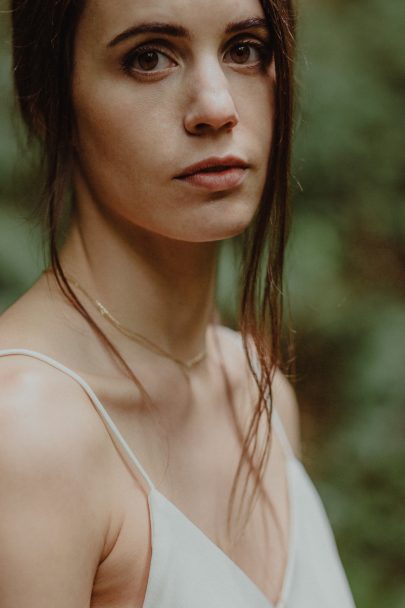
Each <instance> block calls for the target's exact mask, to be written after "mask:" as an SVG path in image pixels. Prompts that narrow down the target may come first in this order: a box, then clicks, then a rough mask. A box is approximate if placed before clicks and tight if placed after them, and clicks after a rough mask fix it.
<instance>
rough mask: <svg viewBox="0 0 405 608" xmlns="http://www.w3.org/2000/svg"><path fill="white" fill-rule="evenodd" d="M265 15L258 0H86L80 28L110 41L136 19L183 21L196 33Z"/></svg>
mask: <svg viewBox="0 0 405 608" xmlns="http://www.w3.org/2000/svg"><path fill="white" fill-rule="evenodd" d="M250 17H264V13H263V9H262V6H261V3H260V1H259V0H114V1H113V2H111V0H87V2H86V5H85V9H84V12H83V15H82V19H81V24H80V28H81V29H82V28H85V29H86V30H87V31H88V32H89V33H90V32H93V33H94V34H96V35H97V38H98V39H99V40H101V41H102V42H103V41H105V43H106V44H107V43H108V41H109V40H110V39H111V37H113V36H114V34H116V35H118V34H119V33H120V31H122V30H124V29H125V28H127V27H128V26H131V25H133V24H135V23H143V22H159V23H176V24H181V25H182V26H183V27H184V28H186V29H188V30H189V31H190V34H191V36H193V34H195V35H198V34H201V33H204V32H205V33H206V34H220V33H221V32H222V31H224V30H225V28H226V26H227V25H228V24H229V23H231V22H234V21H236V20H238V21H239V20H243V19H247V18H250Z"/></svg>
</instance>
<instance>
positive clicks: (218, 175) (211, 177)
mask: <svg viewBox="0 0 405 608" xmlns="http://www.w3.org/2000/svg"><path fill="white" fill-rule="evenodd" d="M245 177H246V169H242V168H241V167H232V168H231V169H225V170H224V171H213V172H212V173H207V172H206V171H204V172H203V173H194V174H193V175H188V176H187V177H179V178H176V179H179V180H180V181H182V182H185V183H187V184H189V185H190V186H194V187H195V188H202V189H203V190H209V191H210V192H221V191H223V190H230V189H231V188H237V186H240V185H241V183H242V182H243V180H244V179H245Z"/></svg>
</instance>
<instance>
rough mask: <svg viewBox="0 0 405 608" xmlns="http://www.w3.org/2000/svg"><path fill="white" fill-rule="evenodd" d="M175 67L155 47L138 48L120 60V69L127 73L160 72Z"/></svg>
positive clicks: (166, 56)
mask: <svg viewBox="0 0 405 608" xmlns="http://www.w3.org/2000/svg"><path fill="white" fill-rule="evenodd" d="M176 65H177V64H176V62H175V61H174V60H173V59H171V58H170V57H169V56H168V54H167V53H165V52H163V51H162V50H161V49H159V48H156V47H145V46H143V47H138V48H136V49H133V50H132V51H130V52H129V53H127V55H125V57H124V58H123V60H122V68H123V70H124V71H125V72H127V73H131V72H139V73H144V74H145V73H153V72H160V71H162V70H167V69H168V68H172V67H174V66H176Z"/></svg>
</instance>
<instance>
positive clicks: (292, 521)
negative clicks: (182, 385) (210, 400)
mask: <svg viewBox="0 0 405 608" xmlns="http://www.w3.org/2000/svg"><path fill="white" fill-rule="evenodd" d="M4 355H27V356H30V357H33V358H35V359H39V360H42V361H44V362H45V363H48V364H49V365H51V366H52V367H55V368H56V369H59V370H60V371H62V372H64V373H65V374H67V375H68V376H70V377H71V378H73V379H75V380H76V381H77V382H78V383H79V384H80V385H81V386H82V388H83V389H84V390H85V392H86V393H87V395H88V396H89V398H90V400H91V401H92V402H93V404H94V405H95V407H96V409H97V411H98V412H99V414H100V415H101V418H102V419H103V420H104V423H105V424H106V426H107V428H109V429H110V431H111V432H112V435H113V436H115V437H116V438H117V439H118V442H119V443H120V444H121V447H123V448H124V451H125V452H126V454H127V456H129V458H130V459H131V460H132V463H133V464H134V465H135V466H136V468H137V469H138V471H139V472H140V474H141V475H142V476H143V477H144V479H145V481H146V483H147V485H148V486H149V491H148V494H147V496H148V507H149V512H150V518H151V520H152V509H151V495H152V493H155V494H157V495H158V496H160V497H161V498H162V499H163V500H164V501H166V503H168V504H169V505H170V506H171V508H174V509H175V510H176V511H177V512H178V513H179V514H180V516H181V517H182V518H183V519H184V520H185V521H187V522H188V523H189V524H191V525H192V526H193V527H194V528H195V529H196V530H197V531H198V532H199V534H201V535H202V537H203V538H205V539H206V540H207V541H209V543H210V544H211V545H212V547H213V550H214V551H216V552H218V553H219V554H221V555H222V556H223V558H224V559H225V560H227V562H228V563H230V565H232V567H233V568H234V569H235V571H236V572H238V573H239V574H240V576H242V577H243V578H244V580H245V581H246V582H247V584H248V585H249V586H250V587H251V588H252V589H253V590H254V591H255V592H256V594H257V595H258V596H259V597H261V598H262V599H263V600H264V601H265V603H266V604H267V608H284V606H285V600H286V597H285V596H286V594H287V593H288V590H289V585H290V580H291V575H292V569H293V565H294V556H295V545H296V539H295V537H296V508H297V505H296V500H295V496H294V484H293V480H292V470H291V469H292V466H293V465H294V463H295V461H296V460H297V459H296V457H295V456H294V455H293V454H289V453H287V451H285V450H284V460H285V472H286V473H285V474H286V480H287V487H288V511H289V514H288V516H289V526H288V527H289V532H288V533H289V541H288V555H287V563H286V567H285V570H284V575H283V582H282V585H281V589H280V594H279V599H278V601H277V603H276V604H273V602H271V601H270V600H269V599H268V598H267V596H266V595H265V594H264V592H263V591H262V590H261V589H260V588H259V587H258V585H257V584H256V583H255V582H254V581H253V580H252V579H251V578H250V577H249V576H248V575H247V574H246V572H244V570H242V568H241V567H240V566H238V565H237V563H236V562H234V561H233V560H232V559H231V558H230V557H229V555H228V554H227V553H225V551H223V550H222V549H221V548H220V547H219V546H218V545H217V544H215V543H214V541H212V540H211V539H210V538H209V536H208V535H207V534H205V532H203V531H202V530H201V528H199V527H198V526H197V525H196V524H195V523H194V522H193V521H192V520H191V519H190V518H189V517H187V515H185V513H184V512H183V511H181V509H179V508H178V507H177V506H176V505H175V504H174V503H173V502H172V501H170V500H169V499H168V498H166V497H165V495H164V494H162V493H161V492H159V490H158V489H157V488H156V487H155V485H154V483H153V482H152V480H151V479H150V477H149V476H148V474H147V473H146V471H145V469H144V468H143V466H142V465H141V463H140V462H139V460H138V458H137V457H136V456H135V454H134V453H133V451H132V449H131V448H130V447H129V445H128V444H127V442H126V441H125V439H124V437H123V436H122V434H121V432H120V431H119V429H118V427H117V426H116V425H115V423H114V421H113V420H112V418H111V417H110V415H109V414H108V412H107V410H106V409H105V407H104V406H103V404H102V403H101V401H100V400H99V399H98V397H97V395H96V394H95V393H94V391H93V389H92V388H91V387H90V385H89V384H88V383H87V382H86V381H85V380H84V378H82V376H80V375H79V374H78V373H77V372H75V371H74V370H72V369H70V368H68V367H66V366H65V365H63V364H62V363H60V362H59V361H56V360H55V359H53V358H52V357H49V356H48V355H45V354H43V353H39V352H37V351H32V350H29V349H23V348H17V349H0V356H4ZM276 415H277V413H276ZM297 462H298V463H299V461H298V460H297ZM151 544H152V558H151V562H150V565H149V575H148V582H147V591H148V588H149V584H150V580H151V570H152V566H153V561H152V560H153V544H154V543H153V530H152V538H151ZM146 597H147V595H145V598H146Z"/></svg>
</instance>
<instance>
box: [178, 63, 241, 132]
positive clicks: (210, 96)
mask: <svg viewBox="0 0 405 608" xmlns="http://www.w3.org/2000/svg"><path fill="white" fill-rule="evenodd" d="M191 78H192V85H191V95H190V99H189V100H188V104H187V110H186V113H185V116H184V128H185V129H186V131H187V132H188V133H190V134H191V135H205V134H207V133H217V132H230V131H232V129H234V127H235V126H236V125H237V124H238V122H239V116H238V112H237V110H236V106H235V102H234V99H233V97H232V95H231V91H230V89H229V83H228V81H227V79H226V76H225V74H224V73H223V71H222V70H221V68H220V66H219V65H216V66H215V65H212V64H210V65H209V66H207V67H205V69H204V68H202V67H201V68H200V69H199V70H195V72H194V74H193V75H192V76H191Z"/></svg>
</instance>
